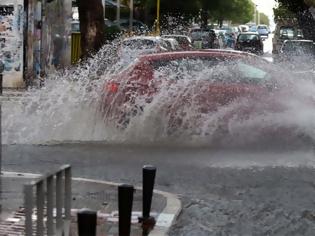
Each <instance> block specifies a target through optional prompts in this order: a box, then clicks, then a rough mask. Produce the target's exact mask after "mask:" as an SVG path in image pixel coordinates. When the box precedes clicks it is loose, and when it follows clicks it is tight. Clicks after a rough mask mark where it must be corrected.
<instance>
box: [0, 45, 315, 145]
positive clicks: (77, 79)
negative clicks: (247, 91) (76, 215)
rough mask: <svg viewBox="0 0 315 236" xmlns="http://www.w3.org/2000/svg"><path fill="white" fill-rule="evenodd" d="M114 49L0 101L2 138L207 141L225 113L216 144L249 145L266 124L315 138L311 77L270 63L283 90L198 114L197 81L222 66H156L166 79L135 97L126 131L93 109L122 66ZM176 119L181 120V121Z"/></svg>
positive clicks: (225, 73) (282, 133) (222, 71)
mask: <svg viewBox="0 0 315 236" xmlns="http://www.w3.org/2000/svg"><path fill="white" fill-rule="evenodd" d="M116 51H117V48H115V45H114V44H113V45H107V46H105V47H104V48H103V50H101V52H100V53H98V54H97V55H96V56H95V57H94V58H93V59H90V60H89V61H87V62H85V63H82V64H81V65H80V66H78V67H75V68H72V69H69V70H66V71H63V72H58V73H56V74H54V75H53V76H50V77H49V78H47V80H46V84H45V87H44V88H42V89H39V90H34V91H32V92H31V95H30V96H28V97H25V98H23V99H21V100H20V101H19V102H18V103H17V104H14V105H13V104H9V103H8V104H4V105H3V126H2V127H3V142H4V143H6V144H47V143H51V142H68V141H70V142H82V141H104V142H109V143H112V142H115V143H137V144H143V143H166V144H170V143H177V144H185V145H187V144H191V145H212V144H213V143H216V141H217V139H218V136H217V134H218V130H219V131H220V128H221V127H220V125H221V123H220V122H221V121H222V119H224V117H226V116H230V119H229V120H228V122H227V128H226V130H224V131H225V132H226V133H227V134H228V135H226V136H224V137H223V139H222V137H220V139H221V141H222V140H223V142H221V144H222V143H224V144H228V145H234V144H236V145H239V144H241V145H252V143H254V142H256V143H257V142H258V143H259V142H262V141H266V139H267V140H268V139H270V138H271V137H270V136H268V135H267V136H264V135H262V134H263V133H264V131H265V130H266V129H267V130H273V131H276V132H273V133H277V132H278V134H279V137H280V138H281V137H283V138H284V139H286V138H289V136H290V134H289V133H292V134H293V136H295V137H298V138H297V139H298V140H299V138H301V140H304V139H303V138H307V139H308V140H314V139H315V85H314V83H313V81H312V78H297V76H294V75H292V74H285V73H283V72H281V73H280V72H279V71H280V69H279V68H277V67H274V66H273V65H272V66H271V65H268V66H266V70H268V71H271V73H273V76H274V77H277V76H279V80H278V82H279V84H278V86H281V87H282V88H284V89H282V90H279V91H281V92H277V90H276V91H275V92H273V93H271V95H270V97H266V98H264V99H261V100H259V99H258V100H251V99H249V98H240V99H235V100H234V101H231V102H229V103H228V104H226V105H225V106H221V107H218V109H215V110H213V111H208V112H200V109H201V106H200V103H199V102H198V99H199V98H198V94H201V93H202V91H203V89H204V87H203V86H202V85H203V84H202V83H203V81H205V78H208V79H209V76H210V78H212V77H213V78H215V77H218V76H219V77H221V78H224V77H227V78H229V77H231V74H229V73H230V71H229V70H228V69H227V68H226V67H224V66H222V67H220V66H217V67H215V68H211V67H208V68H204V69H202V70H198V71H194V72H193V73H191V72H190V71H189V69H188V68H187V66H184V67H180V66H179V67H178V68H177V69H178V70H177V71H173V73H171V71H170V70H167V71H162V72H161V71H157V72H156V74H155V76H156V77H159V76H161V75H163V73H164V75H165V73H166V74H167V75H168V78H167V80H165V81H166V82H163V83H162V84H161V85H160V89H159V92H158V93H157V94H156V96H155V97H154V99H153V100H152V102H151V103H150V104H147V103H146V102H145V98H144V97H141V96H140V97H138V98H137V100H136V104H137V105H138V106H141V107H143V112H141V113H140V112H139V113H138V114H137V115H135V116H134V117H131V119H130V121H129V123H128V125H127V127H126V128H125V129H118V128H116V123H115V122H112V123H111V122H106V120H105V121H104V118H103V116H102V113H101V112H100V106H101V105H100V104H101V93H102V89H103V86H104V82H105V81H106V80H108V79H109V78H111V75H113V74H117V73H118V72H119V71H121V69H122V68H123V67H124V65H125V64H124V63H125V62H124V63H122V62H121V61H119V60H118V59H117V57H115V55H117V54H116ZM194 66H198V64H197V65H194ZM269 67H270V68H269ZM171 69H173V68H171ZM278 69H279V71H278ZM179 72H180V76H181V80H179V81H178V82H177V83H172V84H171V85H170V84H169V83H168V82H169V81H170V80H172V79H175V78H176V77H178V75H179V74H178V73H179ZM159 73H160V74H159ZM211 76H212V77H211ZM280 77H281V78H280ZM284 77H285V78H284ZM233 78H234V79H235V78H236V77H235V76H234V77H233ZM198 83H200V84H199V85H198ZM198 89H199V90H198ZM185 97H186V98H187V99H186V100H185V99H184V98H185ZM275 100H276V101H277V106H279V107H281V109H280V110H277V109H274V108H270V105H269V104H271V103H273V102H274V101H275ZM248 107H250V108H251V109H252V108H254V109H252V110H253V112H251V113H250V114H249V115H246V113H242V112H241V113H240V114H243V115H240V116H237V115H236V116H235V115H232V116H231V115H230V114H233V113H234V112H235V111H239V110H242V109H246V108H248ZM170 111H176V112H170ZM176 118H180V122H177V121H176ZM174 122H175V124H176V125H175V129H173V130H171V132H170V129H172V125H170V124H172V123H174ZM288 130H289V131H290V132H289V133H288ZM263 136H264V137H263ZM279 137H277V138H276V139H278V138H279ZM295 141H296V139H295ZM272 142H274V140H273V141H272Z"/></svg>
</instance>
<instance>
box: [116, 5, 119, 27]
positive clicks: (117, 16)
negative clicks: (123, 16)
mask: <svg viewBox="0 0 315 236" xmlns="http://www.w3.org/2000/svg"><path fill="white" fill-rule="evenodd" d="M116 13H117V15H116V20H117V24H118V26H120V0H117V12H116Z"/></svg>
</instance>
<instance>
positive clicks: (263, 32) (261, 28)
mask: <svg viewBox="0 0 315 236" xmlns="http://www.w3.org/2000/svg"><path fill="white" fill-rule="evenodd" d="M257 32H258V34H259V35H260V36H261V37H266V38H268V36H269V30H268V26H267V25H258V26H257Z"/></svg>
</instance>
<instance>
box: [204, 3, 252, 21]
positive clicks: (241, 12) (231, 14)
mask: <svg viewBox="0 0 315 236" xmlns="http://www.w3.org/2000/svg"><path fill="white" fill-rule="evenodd" d="M200 1H201V6H202V9H204V10H206V11H208V12H209V14H210V16H211V19H212V20H217V21H223V20H231V21H233V22H234V23H247V22H249V21H250V20H251V19H252V18H253V14H254V10H255V8H254V5H253V3H252V1H251V0H210V1H209V0H200Z"/></svg>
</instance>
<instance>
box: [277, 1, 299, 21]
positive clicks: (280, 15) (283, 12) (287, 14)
mask: <svg viewBox="0 0 315 236" xmlns="http://www.w3.org/2000/svg"><path fill="white" fill-rule="evenodd" d="M273 13H274V21H275V22H278V21H279V20H281V19H286V18H295V17H296V15H295V13H293V12H292V11H290V10H289V8H288V7H287V6H285V5H284V4H282V3H279V5H278V7H277V8H274V9H273Z"/></svg>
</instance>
